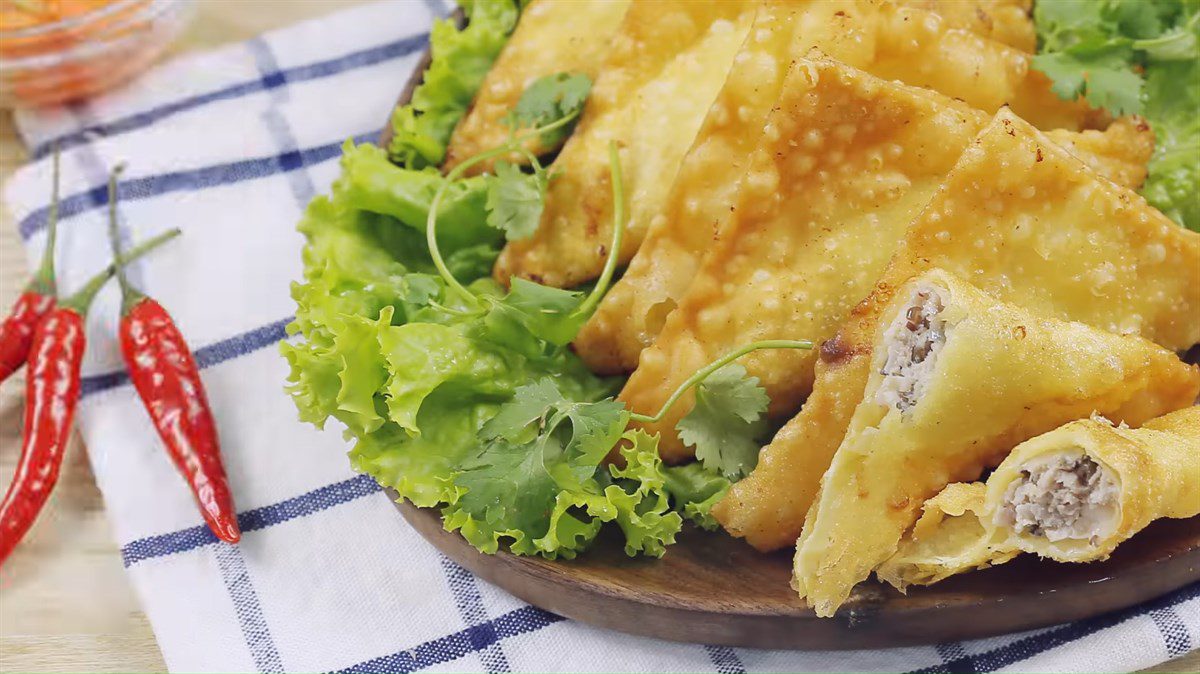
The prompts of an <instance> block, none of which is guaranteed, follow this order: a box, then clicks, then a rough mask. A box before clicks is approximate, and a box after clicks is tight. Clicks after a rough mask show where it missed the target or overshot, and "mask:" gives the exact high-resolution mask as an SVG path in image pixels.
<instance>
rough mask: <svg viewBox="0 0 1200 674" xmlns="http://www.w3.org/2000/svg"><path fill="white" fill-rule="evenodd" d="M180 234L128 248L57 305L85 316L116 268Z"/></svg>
mask: <svg viewBox="0 0 1200 674" xmlns="http://www.w3.org/2000/svg"><path fill="white" fill-rule="evenodd" d="M181 233H182V232H181V231H180V230H179V228H178V227H176V228H174V229H169V230H167V231H165V232H163V233H162V234H159V235H158V236H155V237H152V238H150V239H146V240H145V241H143V242H142V243H139V244H138V245H136V246H134V247H133V248H130V249H129V252H127V253H125V254H124V255H122V256H121V257H120V258H119V260H118V261H114V262H113V263H111V264H109V265H108V267H106V268H105V269H104V271H102V272H100V273H99V274H96V275H95V276H93V277H92V278H90V279H88V282H87V283H85V284H84V286H83V287H82V288H80V289H79V290H78V291H77V292H76V293H75V294H74V295H71V296H70V297H68V298H66V299H65V300H63V301H62V302H59V305H60V306H63V307H66V308H68V309H72V310H74V311H75V312H76V313H78V314H80V315H81V316H82V315H87V310H88V307H90V306H91V305H92V300H94V299H95V298H96V295H97V294H98V293H99V292H100V289H101V288H103V287H104V284H106V283H108V282H109V280H111V279H112V277H113V276H116V274H117V268H118V267H119V266H121V265H126V264H129V263H130V262H133V261H134V260H137V259H139V258H141V257H143V256H144V255H146V253H149V252H150V251H152V250H154V249H155V248H158V247H159V246H161V245H163V244H164V243H166V242H168V241H170V240H171V239H174V238H175V237H177V236H179V235H180V234H181Z"/></svg>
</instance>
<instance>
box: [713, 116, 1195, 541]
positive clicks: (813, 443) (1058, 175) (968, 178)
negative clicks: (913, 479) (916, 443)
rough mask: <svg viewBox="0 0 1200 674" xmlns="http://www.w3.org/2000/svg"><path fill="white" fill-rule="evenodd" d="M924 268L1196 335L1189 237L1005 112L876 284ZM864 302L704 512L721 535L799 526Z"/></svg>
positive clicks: (859, 355) (1117, 323)
mask: <svg viewBox="0 0 1200 674" xmlns="http://www.w3.org/2000/svg"><path fill="white" fill-rule="evenodd" d="M1118 133H1125V131H1124V130H1121V131H1118ZM1084 137H1085V139H1086V138H1090V137H1091V136H1089V135H1088V134H1084ZM1091 162H1092V163H1095V159H1094V158H1093V160H1091ZM931 267H941V268H944V269H947V270H950V271H951V272H953V273H955V274H958V275H959V276H961V277H963V278H966V279H970V280H971V282H972V283H973V284H975V285H977V286H979V287H980V288H982V289H983V290H984V291H986V292H988V293H991V294H993V295H995V296H996V297H998V298H1000V299H1002V300H1004V301H1006V302H1011V303H1014V304H1018V305H1021V306H1025V307H1029V308H1031V309H1033V310H1035V311H1037V312H1039V313H1042V314H1045V315H1047V316H1056V317H1059V318H1063V319H1068V320H1075V321H1081V322H1084V323H1087V324H1089V325H1094V326H1097V327H1100V328H1103V329H1105V330H1109V331H1111V332H1117V333H1132V334H1139V335H1142V336H1143V337H1146V338H1147V339H1149V340H1151V341H1153V342H1156V343H1158V344H1160V345H1162V346H1165V347H1167V348H1168V349H1173V350H1183V349H1186V348H1188V347H1190V346H1191V345H1192V344H1195V343H1197V342H1200V234H1197V233H1195V232H1191V231H1188V230H1186V229H1184V228H1182V227H1179V226H1178V225H1176V224H1175V223H1173V222H1171V221H1170V220H1169V219H1167V217H1166V216H1164V215H1163V214H1162V213H1160V212H1158V211H1157V210H1155V209H1154V208H1153V207H1151V206H1149V205H1148V204H1147V203H1146V202H1145V201H1144V200H1143V199H1142V198H1141V197H1140V196H1138V195H1136V194H1134V193H1133V192H1131V191H1129V190H1127V189H1123V188H1121V187H1118V186H1116V185H1114V184H1112V183H1110V182H1109V181H1107V180H1104V179H1102V178H1100V177H1099V176H1097V175H1096V174H1095V173H1094V172H1093V171H1091V170H1089V169H1088V168H1087V167H1086V166H1084V164H1083V163H1081V162H1080V161H1079V160H1078V159H1076V158H1075V157H1072V156H1071V155H1070V154H1069V153H1067V152H1066V151H1064V150H1063V149H1062V148H1061V147H1059V146H1058V145H1057V144H1055V143H1053V142H1051V141H1050V140H1049V139H1048V138H1047V137H1046V136H1045V135H1043V134H1041V133H1039V132H1038V131H1036V130H1034V129H1033V128H1031V127H1030V126H1029V125H1028V124H1026V123H1024V122H1022V121H1021V120H1019V119H1017V118H1016V117H1015V116H1014V115H1012V114H1011V113H1009V112H1007V111H1003V112H1001V113H1000V114H998V115H997V116H996V118H995V119H994V120H993V121H992V122H991V123H990V124H989V125H988V127H987V128H986V129H985V130H984V131H983V132H982V133H981V134H980V135H979V138H978V139H976V141H975V142H974V143H972V144H971V147H970V149H969V150H967V151H966V152H965V153H963V155H962V157H961V159H960V160H959V161H958V163H957V165H956V166H955V168H954V170H953V171H952V172H951V173H950V175H949V176H948V178H947V179H946V182H945V183H944V184H943V185H942V186H941V187H940V188H939V190H938V192H937V195H936V196H935V197H934V198H933V200H932V201H931V202H930V203H929V204H928V205H927V206H926V207H925V209H924V211H923V212H922V213H921V215H920V217H919V218H917V219H916V220H915V221H914V222H913V223H912V224H911V225H910V226H909V227H908V230H907V232H906V233H905V234H904V235H903V241H902V243H901V244H900V246H899V252H898V253H897V254H896V255H895V257H894V258H893V259H892V261H891V263H890V264H889V265H888V268H887V271H886V272H884V274H883V275H882V276H883V280H882V281H881V282H880V287H885V286H889V285H896V284H899V283H902V282H904V280H905V279H907V278H909V277H911V276H913V275H914V274H917V273H919V272H920V271H922V270H924V269H928V268H931ZM877 309H878V307H877V306H875V301H874V299H872V298H868V300H867V301H866V302H864V303H863V304H862V305H861V306H859V307H858V308H856V309H855V310H854V312H853V313H852V314H851V319H850V322H849V323H847V325H845V326H843V327H842V328H841V330H840V331H839V333H838V334H837V336H836V337H835V338H834V339H832V340H830V341H829V342H828V343H826V344H825V345H824V346H823V347H822V348H821V349H820V351H819V359H818V361H817V363H816V385H815V386H814V389H813V393H812V395H811V396H809V398H808V400H807V402H805V404H804V408H803V409H802V410H801V411H800V414H799V415H797V416H796V417H795V418H794V419H792V420H791V421H790V422H788V423H787V425H785V426H784V427H783V429H781V430H780V431H779V433H778V434H777V435H776V436H775V438H774V440H772V442H771V444H770V445H768V446H767V447H766V448H765V449H764V450H763V452H762V454H761V455H760V458H759V464H758V466H757V467H756V468H755V470H754V471H753V472H752V473H751V474H750V475H749V476H748V477H747V478H746V479H745V480H742V481H741V482H739V483H737V484H735V485H734V486H733V488H732V489H731V490H730V492H729V494H728V495H727V496H726V498H725V499H724V500H723V501H722V502H720V503H718V504H717V506H716V507H715V508H714V509H713V513H714V515H715V516H716V517H717V519H718V520H719V521H720V522H721V524H722V525H723V526H724V527H725V528H726V529H727V530H728V531H729V532H730V533H732V534H733V535H735V536H743V537H745V538H746V540H747V541H748V542H749V543H750V544H751V545H753V546H755V547H757V548H759V549H762V550H773V549H777V548H781V547H785V546H788V545H791V544H792V541H794V540H795V536H797V535H799V533H800V528H801V526H802V524H803V521H804V515H805V513H806V512H807V511H808V509H809V506H810V505H811V504H812V499H813V497H814V495H815V493H816V490H817V484H818V480H819V479H820V476H821V474H822V473H824V472H825V469H826V468H827V467H828V465H829V460H830V458H831V457H832V456H833V452H834V450H835V449H836V448H837V446H838V445H839V444H840V443H841V441H842V438H843V436H844V434H845V432H846V427H847V425H848V423H849V416H850V414H851V412H852V411H853V406H854V404H855V403H854V402H853V401H854V400H856V399H857V397H858V396H859V395H861V392H862V390H863V386H864V385H865V382H866V380H867V376H868V372H869V368H868V366H867V361H866V358H865V353H866V352H867V351H868V349H869V337H868V336H867V334H866V332H864V326H865V325H866V324H868V323H869V322H870V320H871V316H872V314H873V312H875V311H877Z"/></svg>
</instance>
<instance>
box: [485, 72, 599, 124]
mask: <svg viewBox="0 0 1200 674" xmlns="http://www.w3.org/2000/svg"><path fill="white" fill-rule="evenodd" d="M591 89H592V81H591V79H589V78H588V76H587V75H581V74H571V73H555V74H553V75H546V76H545V77H540V78H538V79H537V80H535V81H534V82H533V84H530V85H529V86H528V87H526V88H525V91H524V92H522V94H521V98H520V100H518V101H517V104H516V106H514V107H513V109H512V111H511V112H509V114H508V117H507V118H505V122H506V123H507V124H508V125H509V126H510V127H512V128H514V129H515V128H521V127H529V128H533V127H539V126H545V125H547V124H550V123H551V122H555V121H558V120H560V119H563V118H564V117H569V116H571V115H576V114H578V113H579V111H580V110H582V109H583V104H584V102H585V101H587V97H588V93H589V92H590V91H591Z"/></svg>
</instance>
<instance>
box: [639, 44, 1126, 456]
mask: <svg viewBox="0 0 1200 674" xmlns="http://www.w3.org/2000/svg"><path fill="white" fill-rule="evenodd" d="M987 121H988V116H986V115H984V114H983V113H982V112H979V111H978V110H975V109H973V108H970V107H968V106H966V105H964V104H963V103H961V102H960V101H955V100H952V99H949V98H947V97H945V96H942V95H940V94H938V93H936V92H933V91H930V90H928V89H924V88H919V87H910V86H906V85H903V84H901V83H898V82H887V81H883V80H880V79H879V78H876V77H874V76H872V75H870V74H868V73H865V72H863V71H861V70H857V69H855V68H851V67H849V66H847V65H845V64H843V63H841V62H839V61H835V60H832V59H828V58H823V57H817V58H810V59H800V60H797V62H796V65H795V67H794V68H793V69H792V70H791V71H790V72H789V73H788V75H787V76H786V78H785V82H784V85H783V92H782V94H781V96H780V98H779V100H778V103H777V105H776V107H775V109H774V110H773V111H772V112H771V114H770V115H769V117H768V121H767V126H766V129H765V131H764V133H763V135H762V137H761V139H760V142H759V143H758V144H757V146H756V147H755V149H754V151H753V152H752V153H751V155H750V157H749V159H748V163H747V166H746V168H745V171H744V175H743V178H742V184H741V186H740V187H739V190H738V195H737V201H736V204H735V206H734V211H735V213H734V215H733V217H732V218H731V219H730V220H729V222H728V223H727V224H726V226H725V227H724V230H723V231H722V232H721V233H720V235H719V236H718V238H717V240H716V241H714V242H713V243H712V245H711V247H710V249H709V252H708V254H707V256H706V257H705V260H704V262H703V264H702V265H701V267H700V268H699V270H698V271H697V272H695V273H694V274H693V275H692V276H693V280H692V282H691V285H690V287H689V288H688V290H687V291H686V293H685V294H684V295H683V296H682V297H681V298H680V301H679V306H678V308H677V309H676V310H675V311H674V312H672V313H671V314H670V315H669V316H668V317H667V319H666V322H665V324H664V327H663V329H662V331H661V333H660V334H659V336H658V338H657V340H656V341H655V343H654V345H653V346H652V347H650V348H649V349H646V350H645V351H644V352H643V353H642V355H641V358H640V363H639V365H638V368H637V370H635V371H634V373H633V375H632V377H631V378H630V379H629V381H628V383H627V384H626V386H625V389H624V391H623V392H622V394H621V399H622V400H623V401H625V402H626V403H627V404H628V405H629V407H630V409H632V410H634V411H636V412H640V413H650V414H653V413H654V412H657V411H658V409H659V408H660V407H661V406H662V404H663V403H664V401H665V400H666V399H667V397H668V396H670V395H671V393H672V392H673V391H674V390H675V388H676V387H678V386H679V385H680V384H681V383H682V382H683V381H684V380H685V379H686V378H687V377H689V376H690V375H691V374H692V373H693V372H695V371H696V370H697V369H699V368H700V367H702V366H703V365H704V364H706V363H708V362H710V361H712V360H713V359H715V358H717V357H720V356H721V355H724V354H725V353H727V352H728V351H730V350H732V349H733V348H736V347H737V346H739V345H741V344H746V343H748V342H751V341H755V340H759V339H795V338H804V339H811V340H813V341H814V342H820V341H822V340H825V339H828V338H829V337H831V336H833V334H834V332H835V331H836V329H837V327H838V326H839V325H840V324H841V322H842V321H843V320H844V318H845V317H846V315H847V313H848V312H849V311H850V309H851V307H853V306H854V304H855V303H856V302H858V301H859V300H861V299H862V298H863V297H865V296H866V295H867V294H868V293H869V292H870V290H871V287H872V286H873V285H874V283H875V281H876V279H878V277H879V275H880V274H881V273H882V272H883V270H884V268H885V266H886V264H887V261H888V259H889V258H890V257H891V255H892V252H893V251H894V250H895V248H896V246H897V244H898V242H899V241H900V240H901V238H902V235H903V232H904V231H905V228H906V227H907V226H908V225H909V223H911V222H912V220H913V218H915V217H916V216H917V215H918V214H919V213H920V212H921V209H922V208H923V207H924V206H925V204H927V203H928V202H929V200H930V198H932V196H933V194H934V193H935V192H936V191H937V189H938V187H939V186H940V185H941V183H942V182H943V181H944V180H945V177H946V175H947V173H949V171H950V169H951V168H952V167H953V166H954V165H955V163H956V161H957V160H958V158H959V156H960V155H961V154H962V152H963V150H964V149H966V148H967V147H968V145H969V144H970V143H971V140H972V139H973V138H974V137H975V135H976V134H977V132H978V131H979V130H980V129H981V128H983V127H984V126H985V125H986V124H987ZM1120 143H1124V139H1122V140H1121V141H1120ZM1125 151H1126V150H1124V149H1121V150H1118V152H1120V153H1124V152H1125ZM815 360H816V354H815V352H806V351H759V352H756V353H754V354H751V355H749V356H747V357H746V358H745V359H744V361H743V363H744V364H745V366H746V368H747V370H748V371H749V372H750V373H751V374H752V375H754V376H756V377H758V378H759V380H760V381H761V383H762V385H763V386H764V387H765V388H766V390H767V394H768V395H769V396H770V398H771V408H770V410H769V414H770V415H771V416H772V417H773V418H787V417H788V416H790V415H792V414H794V413H795V412H796V410H797V409H798V408H799V407H800V403H801V401H803V400H804V398H805V396H807V395H808V393H809V392H810V391H811V388H812V382H813V377H814V369H813V368H814V361H815ZM691 404H692V400H691V398H689V397H685V398H683V399H681V400H680V401H679V402H678V403H676V404H675V405H674V406H672V408H671V409H670V410H669V412H668V414H667V416H666V417H665V418H664V420H663V421H662V422H660V423H658V424H654V425H653V426H652V427H651V428H648V429H647V430H648V431H649V432H658V433H659V435H660V442H659V451H660V453H661V454H662V455H663V457H664V458H665V459H667V460H668V461H680V460H683V459H686V458H688V457H690V456H691V453H692V452H691V449H690V448H688V447H686V446H684V445H683V444H682V443H681V442H680V440H679V438H678V435H677V434H676V432H675V430H674V429H675V424H676V423H677V422H678V420H679V419H680V418H681V417H682V416H683V415H684V414H686V413H687V412H688V410H689V409H690V407H691Z"/></svg>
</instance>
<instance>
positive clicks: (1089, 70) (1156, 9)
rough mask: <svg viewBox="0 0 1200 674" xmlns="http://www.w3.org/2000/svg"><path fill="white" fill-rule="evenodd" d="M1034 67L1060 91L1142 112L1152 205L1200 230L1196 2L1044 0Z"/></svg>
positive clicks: (1038, 13)
mask: <svg viewBox="0 0 1200 674" xmlns="http://www.w3.org/2000/svg"><path fill="white" fill-rule="evenodd" d="M1033 15H1034V21H1035V23H1036V26H1037V32H1038V43H1039V49H1038V52H1039V53H1038V54H1037V55H1036V56H1035V57H1034V58H1033V67H1034V68H1036V69H1038V70H1040V71H1042V72H1044V73H1045V74H1046V75H1047V76H1049V77H1050V79H1051V81H1052V86H1053V90H1054V92H1055V93H1056V94H1058V95H1059V96H1060V97H1062V98H1064V99H1068V100H1074V99H1076V98H1078V97H1079V96H1083V97H1084V98H1086V99H1087V101H1088V103H1090V104H1091V105H1093V106H1094V107H1097V108H1105V109H1107V110H1109V111H1110V112H1112V113H1113V114H1115V115H1123V114H1131V113H1133V114H1143V115H1145V116H1146V118H1147V120H1148V121H1149V122H1150V126H1151V128H1152V129H1153V131H1154V134H1155V139H1156V143H1155V151H1154V156H1153V157H1152V158H1151V160H1150V165H1149V176H1148V178H1147V180H1146V184H1145V185H1144V186H1143V188H1142V195H1143V196H1145V197H1146V199H1147V201H1149V202H1150V203H1151V204H1153V205H1154V206H1156V207H1157V208H1159V209H1160V210H1161V211H1162V212H1163V213H1165V214H1166V215H1167V216H1168V217H1170V218H1172V219H1173V220H1175V221H1176V222H1178V223H1179V224H1181V225H1184V226H1185V227H1188V228H1190V229H1193V230H1197V231H1200V199H1197V198H1196V195H1197V193H1200V114H1197V111H1198V110H1200V0H1039V1H1038V2H1037V3H1036V4H1035V6H1034V14H1033Z"/></svg>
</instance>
